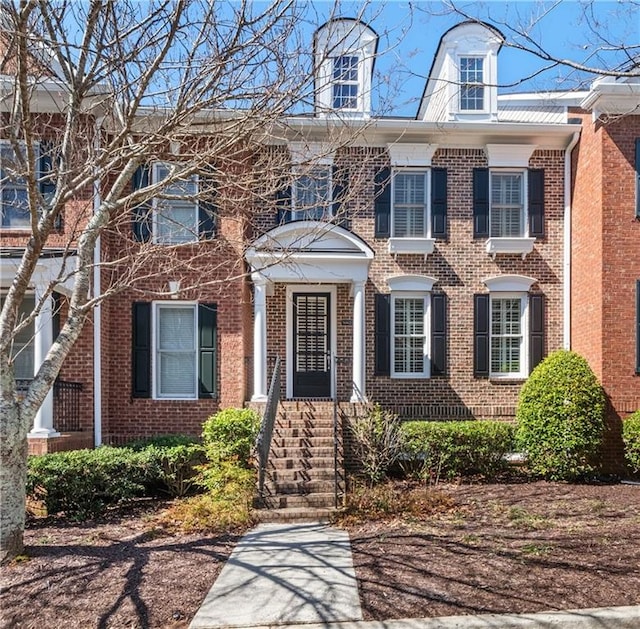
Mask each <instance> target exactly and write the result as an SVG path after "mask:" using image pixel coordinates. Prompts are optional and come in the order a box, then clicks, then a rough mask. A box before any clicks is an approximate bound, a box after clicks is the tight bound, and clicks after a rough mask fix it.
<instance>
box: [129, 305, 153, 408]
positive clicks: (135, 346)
mask: <svg viewBox="0 0 640 629" xmlns="http://www.w3.org/2000/svg"><path fill="white" fill-rule="evenodd" d="M131 322H132V350H133V351H132V356H131V381H132V382H131V395H132V397H136V398H148V397H151V304H150V303H146V302H134V303H133V310H132V320H131Z"/></svg>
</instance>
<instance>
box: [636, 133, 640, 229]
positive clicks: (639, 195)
mask: <svg viewBox="0 0 640 629" xmlns="http://www.w3.org/2000/svg"><path fill="white" fill-rule="evenodd" d="M636 218H637V219H639V220H640V138H637V139H636Z"/></svg>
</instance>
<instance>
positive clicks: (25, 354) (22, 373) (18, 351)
mask: <svg viewBox="0 0 640 629" xmlns="http://www.w3.org/2000/svg"><path fill="white" fill-rule="evenodd" d="M3 304H4V295H2V296H1V297H0V307H1V306H2V305H3ZM35 307H36V301H35V297H34V296H33V295H32V294H31V295H25V296H24V298H23V300H22V303H21V304H20V308H19V309H18V318H17V321H16V324H18V325H19V324H20V323H21V322H22V321H24V320H25V319H26V318H27V317H28V316H30V315H31V313H32V312H33V310H34V308H35ZM34 335H35V323H34V322H33V321H31V323H30V324H29V325H26V326H25V327H24V328H23V329H22V330H20V331H19V332H17V333H16V335H15V336H14V338H13V341H12V343H11V359H12V360H13V372H14V376H15V379H16V380H31V379H32V378H33V376H34V373H35V360H34V348H33V340H34Z"/></svg>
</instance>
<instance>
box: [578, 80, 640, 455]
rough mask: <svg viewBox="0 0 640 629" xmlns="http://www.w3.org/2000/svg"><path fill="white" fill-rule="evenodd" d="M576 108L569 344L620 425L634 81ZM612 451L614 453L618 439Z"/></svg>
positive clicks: (628, 342)
mask: <svg viewBox="0 0 640 629" xmlns="http://www.w3.org/2000/svg"><path fill="white" fill-rule="evenodd" d="M580 107H581V108H580V109H575V110H572V113H571V114H570V115H571V116H572V117H578V118H579V119H580V120H581V124H582V133H581V136H580V143H579V145H578V146H577V147H576V149H575V150H574V152H573V173H574V174H573V203H572V208H571V302H572V317H571V346H572V349H574V350H575V351H576V352H578V353H580V354H582V355H583V356H585V357H586V358H587V360H588V361H589V363H590V364H591V367H592V368H593V370H594V372H595V373H596V375H597V376H598V379H599V380H600V381H601V382H602V384H603V386H604V390H605V393H606V395H607V400H608V405H609V415H610V417H611V418H612V419H618V420H619V419H624V417H626V416H627V415H628V414H630V413H632V412H634V411H636V410H638V409H640V81H639V80H637V79H636V80H631V79H626V80H624V79H612V78H603V79H599V80H597V81H595V82H594V84H593V86H592V88H591V90H590V91H589V93H588V94H587V95H586V98H584V100H582V102H581V103H580ZM615 434H616V431H613V435H615ZM617 434H618V435H619V431H617ZM612 440H613V437H612ZM612 445H617V446H618V448H619V447H620V445H621V444H620V439H619V436H618V438H617V440H616V443H615V444H612Z"/></svg>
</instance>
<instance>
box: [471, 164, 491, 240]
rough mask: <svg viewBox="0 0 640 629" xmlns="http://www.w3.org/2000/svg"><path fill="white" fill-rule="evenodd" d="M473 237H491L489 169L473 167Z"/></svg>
mask: <svg viewBox="0 0 640 629" xmlns="http://www.w3.org/2000/svg"><path fill="white" fill-rule="evenodd" d="M473 237H474V238H488V237H489V169H488V168H474V169H473Z"/></svg>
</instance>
